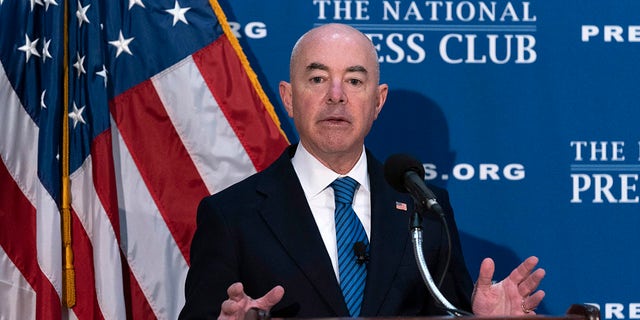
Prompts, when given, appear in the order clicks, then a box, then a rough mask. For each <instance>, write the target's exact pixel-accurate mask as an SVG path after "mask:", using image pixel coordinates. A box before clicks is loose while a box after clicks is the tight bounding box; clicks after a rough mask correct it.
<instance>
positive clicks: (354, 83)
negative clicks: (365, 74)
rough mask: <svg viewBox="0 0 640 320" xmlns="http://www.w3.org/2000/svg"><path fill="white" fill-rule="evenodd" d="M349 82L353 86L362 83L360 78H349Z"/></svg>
mask: <svg viewBox="0 0 640 320" xmlns="http://www.w3.org/2000/svg"><path fill="white" fill-rule="evenodd" d="M348 82H349V84H350V85H353V86H358V85H360V84H362V80H360V79H349V81H348Z"/></svg>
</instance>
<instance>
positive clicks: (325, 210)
mask: <svg viewBox="0 0 640 320" xmlns="http://www.w3.org/2000/svg"><path fill="white" fill-rule="evenodd" d="M291 163H292V164H293V169H294V170H295V171H296V174H297V175H298V179H299V180H300V184H301V185H302V190H303V191H304V195H305V197H306V198H307V202H308V203H309V207H311V213H313V218H314V219H315V221H316V224H317V225H318V230H320V235H321V236H322V240H323V241H324V245H325V247H326V248H327V252H328V253H329V258H331V264H333V271H334V272H335V274H336V278H337V279H340V275H339V271H338V270H339V269H338V248H337V244H336V223H335V218H334V212H335V200H334V196H333V188H331V187H330V185H331V183H332V182H333V180H335V179H337V178H340V177H344V176H349V177H351V178H353V179H354V180H356V181H358V183H359V186H358V188H357V189H356V193H355V195H354V199H353V210H354V211H355V212H356V215H358V218H359V219H360V222H361V223H362V226H363V227H364V230H365V232H366V233H367V238H369V239H371V189H370V187H369V175H368V174H367V156H366V154H365V151H364V146H362V154H361V155H360V159H359V160H358V162H357V163H356V164H355V166H354V167H353V169H351V171H349V172H348V173H347V174H346V175H340V174H338V173H336V172H334V171H332V170H331V169H329V168H327V167H325V166H324V165H323V164H322V163H321V162H320V161H318V159H316V158H315V157H314V156H313V155H311V154H310V153H309V152H308V151H307V150H306V149H305V148H304V147H303V146H302V143H300V144H298V148H297V149H296V154H295V155H294V157H293V158H292V159H291Z"/></svg>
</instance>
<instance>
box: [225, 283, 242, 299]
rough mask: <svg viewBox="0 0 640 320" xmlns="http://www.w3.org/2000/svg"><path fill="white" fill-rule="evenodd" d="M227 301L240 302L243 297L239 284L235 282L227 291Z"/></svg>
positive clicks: (240, 284)
mask: <svg viewBox="0 0 640 320" xmlns="http://www.w3.org/2000/svg"><path fill="white" fill-rule="evenodd" d="M227 295H228V296H229V300H233V301H240V300H242V299H243V298H244V297H245V293H244V286H243V285H242V283H241V282H236V283H234V284H232V285H230V286H229V288H228V289H227Z"/></svg>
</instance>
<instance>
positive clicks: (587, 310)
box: [244, 304, 600, 320]
mask: <svg viewBox="0 0 640 320" xmlns="http://www.w3.org/2000/svg"><path fill="white" fill-rule="evenodd" d="M453 318H454V317H451V316H436V317H375V318H357V319H360V320H374V319H375V320H451V319H453ZM460 318H461V319H467V320H472V319H479V320H600V310H599V309H598V308H596V307H594V306H591V305H587V304H574V305H571V306H570V307H569V309H567V312H566V313H565V314H564V315H561V316H547V315H531V316H519V317H509V316H505V317H474V316H464V317H460ZM268 319H272V320H275V319H279V318H271V317H269V316H268V315H267V314H265V313H263V312H259V311H258V310H256V309H252V310H250V311H249V312H248V313H247V315H246V317H245V318H244V320H268ZM305 319H307V320H311V319H314V320H347V319H353V318H305Z"/></svg>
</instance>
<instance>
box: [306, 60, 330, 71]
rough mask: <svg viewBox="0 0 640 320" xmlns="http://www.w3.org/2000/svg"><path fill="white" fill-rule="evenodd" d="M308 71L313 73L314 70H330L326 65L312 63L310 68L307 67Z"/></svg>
mask: <svg viewBox="0 0 640 320" xmlns="http://www.w3.org/2000/svg"><path fill="white" fill-rule="evenodd" d="M306 69H307V71H313V70H324V71H327V70H329V67H327V66H326V65H325V64H322V63H320V62H311V63H310V64H309V65H308V66H307V68H306Z"/></svg>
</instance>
